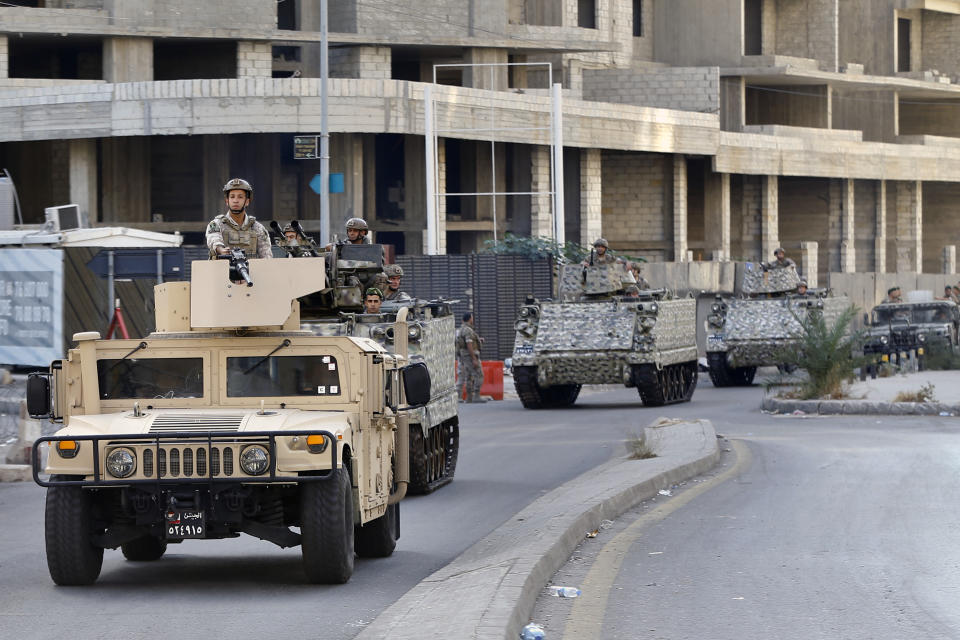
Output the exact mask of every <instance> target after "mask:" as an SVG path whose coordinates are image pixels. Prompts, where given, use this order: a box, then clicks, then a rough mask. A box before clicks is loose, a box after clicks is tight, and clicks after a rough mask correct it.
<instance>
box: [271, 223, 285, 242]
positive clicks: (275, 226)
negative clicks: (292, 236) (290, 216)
mask: <svg viewBox="0 0 960 640" xmlns="http://www.w3.org/2000/svg"><path fill="white" fill-rule="evenodd" d="M270 228H271V229H273V232H274V233H275V234H277V240H278V241H283V240H284V239H285V238H284V235H283V229H281V228H280V223H278V222H277V221H276V220H271V221H270Z"/></svg>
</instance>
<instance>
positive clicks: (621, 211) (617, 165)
mask: <svg viewBox="0 0 960 640" xmlns="http://www.w3.org/2000/svg"><path fill="white" fill-rule="evenodd" d="M672 174H673V157H672V156H670V155H658V154H649V153H622V152H616V151H605V152H604V153H603V169H602V184H603V194H602V196H601V198H602V200H601V202H602V204H601V211H602V229H601V233H602V234H603V236H604V237H605V238H607V240H609V241H610V244H611V246H612V247H613V248H614V249H620V250H625V251H628V252H629V253H631V254H633V255H640V256H642V257H644V258H647V259H648V260H664V259H666V258H667V257H668V249H666V248H665V247H664V248H656V249H650V250H644V251H639V250H637V249H635V248H643V247H644V246H645V245H649V244H650V243H662V242H667V241H669V240H671V236H670V235H668V234H667V231H666V229H667V222H668V221H672V219H673V216H672V212H670V211H668V208H669V206H670V205H671V201H670V199H668V197H667V192H668V191H669V192H670V193H672ZM671 224H672V222H671ZM671 228H672V227H671Z"/></svg>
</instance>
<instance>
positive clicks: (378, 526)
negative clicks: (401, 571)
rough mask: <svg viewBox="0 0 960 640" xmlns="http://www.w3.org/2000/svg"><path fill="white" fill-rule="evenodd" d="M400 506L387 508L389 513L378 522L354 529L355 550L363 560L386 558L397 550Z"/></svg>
mask: <svg viewBox="0 0 960 640" xmlns="http://www.w3.org/2000/svg"><path fill="white" fill-rule="evenodd" d="M399 518H400V504H399V503H395V504H392V505H390V506H388V507H387V512H386V513H384V514H383V515H382V516H380V517H379V518H377V519H376V520H372V521H370V522H368V523H367V524H365V525H363V526H357V527H355V528H354V543H353V544H354V548H355V549H356V550H357V555H358V556H360V557H361V558H386V557H389V556H391V555H393V550H394V549H396V548H397V538H399V537H400V535H399V531H398V526H397V525H398V520H399Z"/></svg>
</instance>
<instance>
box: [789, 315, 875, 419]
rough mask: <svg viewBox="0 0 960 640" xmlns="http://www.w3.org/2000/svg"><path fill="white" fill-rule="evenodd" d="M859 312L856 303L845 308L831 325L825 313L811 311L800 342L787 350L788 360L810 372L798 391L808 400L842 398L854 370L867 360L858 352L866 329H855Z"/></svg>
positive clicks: (801, 320) (801, 324)
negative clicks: (853, 324) (825, 318)
mask: <svg viewBox="0 0 960 640" xmlns="http://www.w3.org/2000/svg"><path fill="white" fill-rule="evenodd" d="M856 315H857V308H856V307H855V306H853V305H851V306H849V307H847V308H846V309H844V310H843V311H842V312H841V313H840V315H839V316H838V317H837V319H836V321H835V322H834V323H833V324H831V325H829V326H828V325H827V322H826V321H825V320H824V318H823V314H822V313H819V312H808V313H807V314H806V316H805V317H803V318H798V319H799V321H800V327H801V330H800V334H799V336H798V337H799V344H798V345H797V346H796V347H795V348H791V349H788V350H784V352H782V353H781V357H782V359H783V362H784V363H789V364H795V365H796V366H798V367H799V368H801V369H803V370H804V371H806V372H807V379H806V380H804V381H803V382H801V383H800V385H799V387H798V389H797V394H798V396H799V397H800V398H802V399H804V400H811V399H814V398H824V397H826V398H835V399H836V398H842V397H844V395H845V391H844V385H845V383H846V382H847V381H849V380H851V379H853V377H854V370H855V369H856V368H857V367H858V366H860V365H861V364H862V363H863V359H862V358H860V357H857V356H855V355H854V354H855V353H860V352H861V344H862V341H863V336H862V332H859V331H852V330H851V324H852V322H853V319H854V318H855V317H856Z"/></svg>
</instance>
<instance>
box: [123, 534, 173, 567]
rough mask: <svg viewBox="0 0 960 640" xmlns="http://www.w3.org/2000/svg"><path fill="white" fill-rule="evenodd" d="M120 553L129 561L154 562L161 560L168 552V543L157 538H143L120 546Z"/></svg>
mask: <svg viewBox="0 0 960 640" xmlns="http://www.w3.org/2000/svg"><path fill="white" fill-rule="evenodd" d="M120 551H122V552H123V557H124V558H126V559H127V560H133V561H135V562H152V561H153V560H159V559H160V558H162V557H163V554H164V553H166V552H167V541H166V540H162V539H160V538H158V537H157V536H143V537H142V538H137V539H136V540H131V541H130V542H124V543H123V544H122V545H120Z"/></svg>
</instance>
